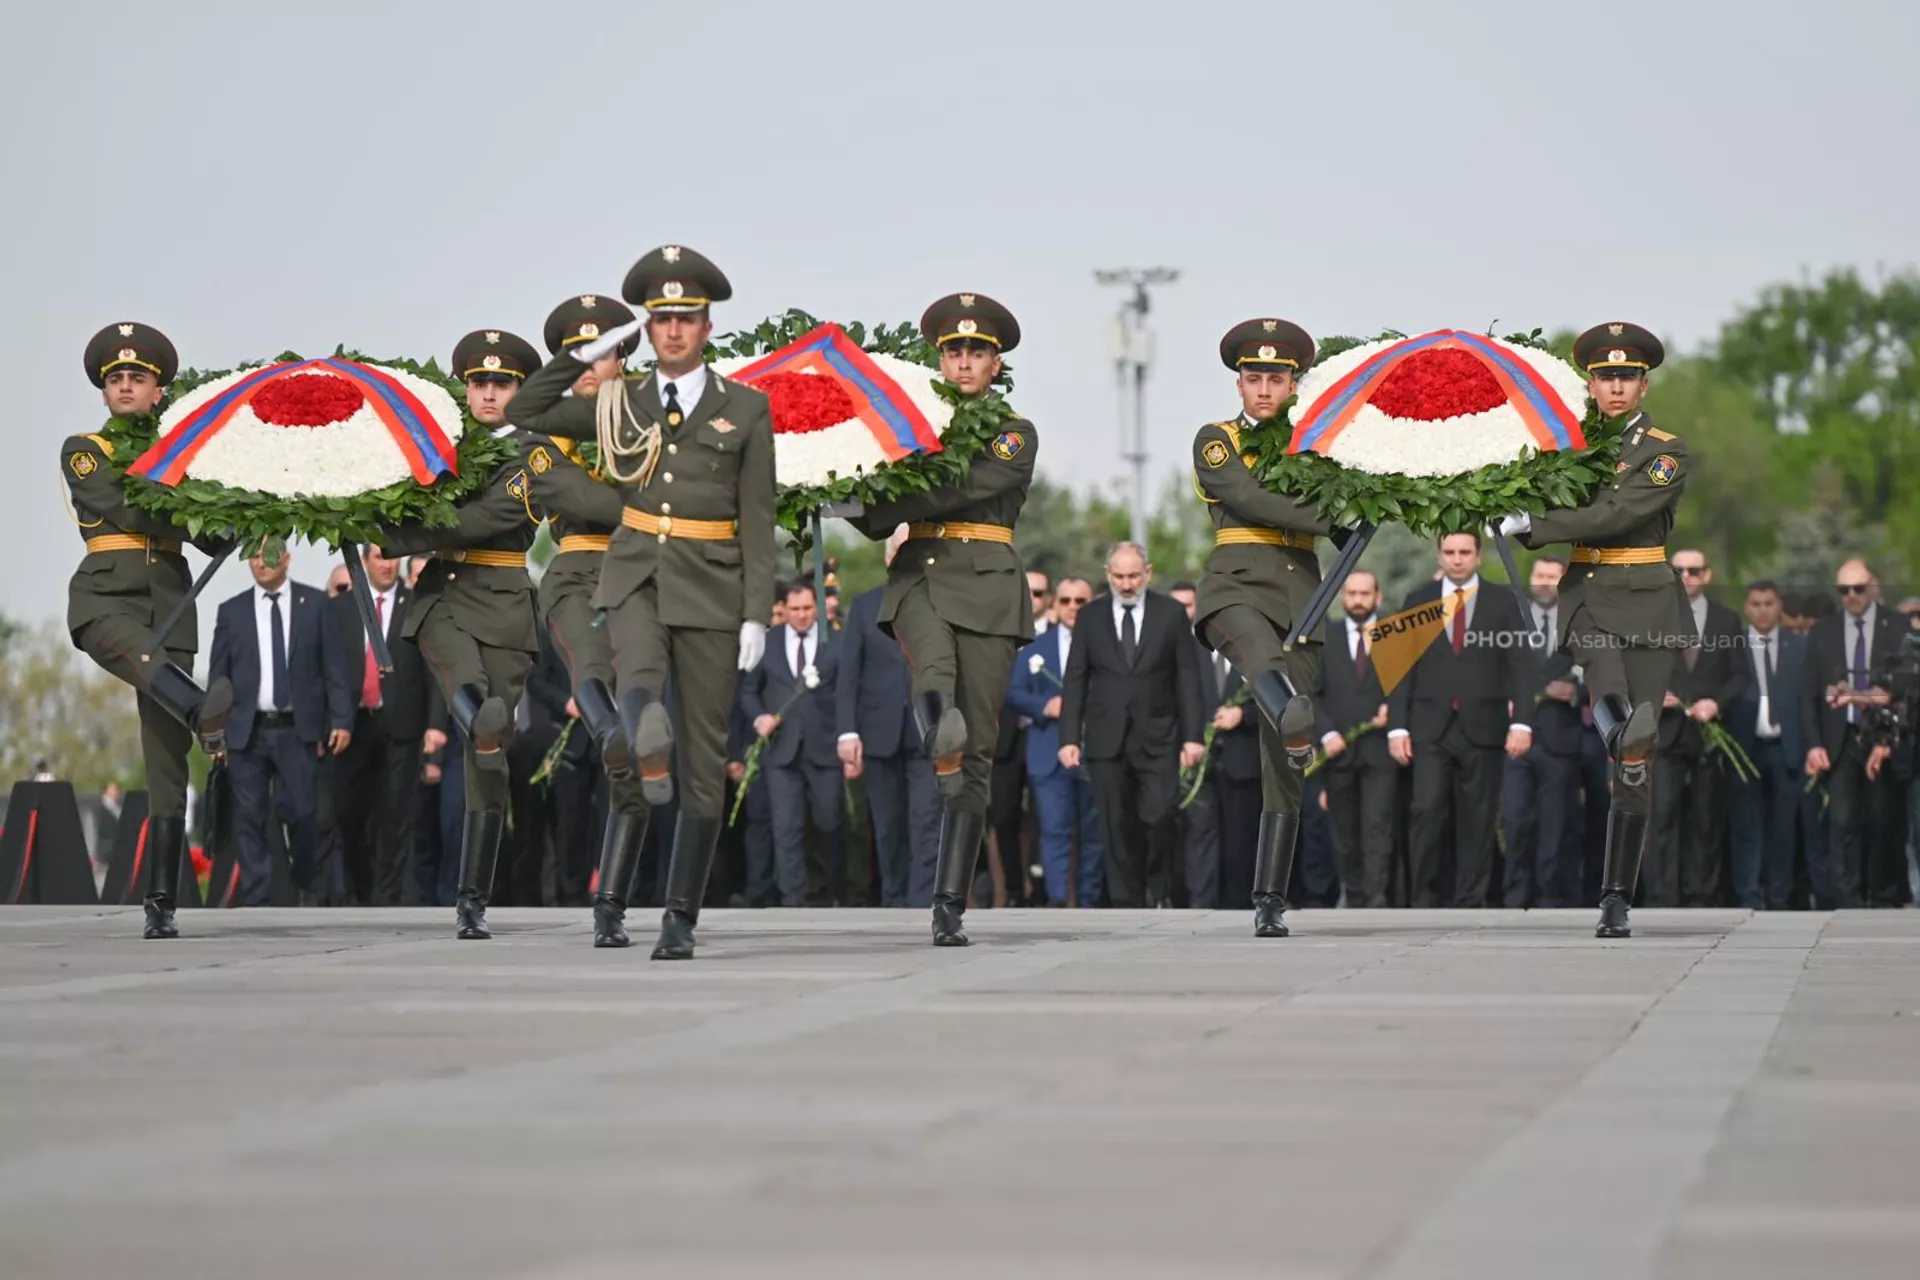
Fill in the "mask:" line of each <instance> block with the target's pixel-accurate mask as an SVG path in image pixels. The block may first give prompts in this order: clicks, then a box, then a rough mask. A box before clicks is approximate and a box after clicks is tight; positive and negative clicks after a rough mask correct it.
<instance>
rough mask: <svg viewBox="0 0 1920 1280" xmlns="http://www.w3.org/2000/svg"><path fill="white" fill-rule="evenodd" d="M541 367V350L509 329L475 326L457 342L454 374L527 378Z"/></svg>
mask: <svg viewBox="0 0 1920 1280" xmlns="http://www.w3.org/2000/svg"><path fill="white" fill-rule="evenodd" d="M539 367H540V353H539V352H538V351H535V350H534V349H533V344H532V343H531V342H528V341H527V340H526V339H525V338H523V337H521V336H520V335H519V334H517V333H508V332H507V331H506V330H505V329H475V330H474V331H473V332H472V333H470V334H468V335H467V336H466V337H464V338H462V339H460V341H458V342H456V343H454V344H453V376H454V377H456V378H458V379H460V380H461V381H462V382H465V381H466V380H467V379H469V378H482V377H486V376H487V375H489V374H491V375H493V376H495V377H505V378H512V379H514V380H516V381H519V380H521V379H524V378H525V377H526V376H527V375H528V374H530V373H532V372H533V371H534V370H535V369H538V368H539Z"/></svg>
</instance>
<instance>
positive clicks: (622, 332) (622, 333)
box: [573, 316, 647, 364]
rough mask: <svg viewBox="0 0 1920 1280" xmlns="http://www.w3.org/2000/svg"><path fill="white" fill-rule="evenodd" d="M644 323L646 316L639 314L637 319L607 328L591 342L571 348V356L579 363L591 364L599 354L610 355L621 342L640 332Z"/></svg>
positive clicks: (644, 325) (645, 322)
mask: <svg viewBox="0 0 1920 1280" xmlns="http://www.w3.org/2000/svg"><path fill="white" fill-rule="evenodd" d="M646 324H647V318H646V317H645V316H641V317H640V318H639V319H637V320H633V321H630V322H628V323H627V324H623V325H621V326H620V327H619V328H618V329H609V330H607V331H606V332H605V333H603V334H601V335H600V336H599V337H597V338H595V339H594V340H593V341H592V342H585V343H582V344H581V345H579V346H577V347H575V348H573V358H574V359H575V360H578V361H579V362H580V363H581V364H592V363H593V362H594V361H595V360H598V359H599V358H600V357H601V356H610V355H612V354H613V353H614V351H615V349H617V348H618V347H619V346H620V344H621V343H623V342H625V341H626V340H627V339H628V338H631V337H632V336H633V335H634V334H636V333H638V332H640V330H641V329H643V328H645V327H646Z"/></svg>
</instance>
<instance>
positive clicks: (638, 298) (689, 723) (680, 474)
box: [515, 245, 774, 960]
mask: <svg viewBox="0 0 1920 1280" xmlns="http://www.w3.org/2000/svg"><path fill="white" fill-rule="evenodd" d="M621 296H622V297H624V298H625V299H626V300H627V301H628V302H630V303H632V304H634V305H635V306H638V307H643V308H645V310H646V312H647V316H646V321H645V328H646V332H647V339H648V341H649V342H651V343H652V344H653V350H654V355H655V356H656V358H657V363H656V367H655V369H654V371H653V372H652V373H651V374H649V375H648V376H647V377H645V378H644V379H641V380H640V381H639V382H638V383H635V384H631V385H629V384H626V383H625V382H624V380H618V381H609V382H603V383H602V384H601V385H600V388H599V390H598V391H597V393H596V394H595V396H594V398H593V399H592V400H588V399H586V398H584V397H580V396H573V397H569V396H567V395H566V392H567V390H568V389H569V388H570V387H572V386H573V385H574V381H575V379H576V378H578V377H579V374H580V366H581V365H582V364H591V363H593V362H594V361H595V360H597V359H599V358H600V357H601V356H604V355H606V354H607V353H608V352H610V351H613V350H615V348H616V347H617V345H618V344H619V343H621V342H624V341H626V340H627V339H628V338H629V337H631V336H632V334H633V333H634V332H635V331H636V329H637V327H638V325H639V323H640V322H638V321H636V322H634V324H633V325H631V326H621V327H618V328H614V329H612V330H610V331H603V332H602V334H601V336H600V338H599V339H597V340H596V341H592V342H583V343H580V344H578V345H576V346H574V347H570V348H568V350H567V352H566V354H564V355H560V356H556V357H555V358H554V359H553V360H551V361H549V362H548V364H547V366H546V367H545V368H543V369H541V370H540V371H539V372H538V373H536V374H535V375H534V376H533V377H532V378H530V379H528V381H527V385H526V387H525V389H524V390H523V392H522V396H523V399H522V401H521V403H520V405H519V406H518V411H517V412H516V414H515V420H516V421H517V422H519V423H520V424H521V425H522V426H524V427H526V428H528V429H529V430H533V431H539V432H544V433H546V434H548V435H552V436H555V437H560V436H566V437H569V438H572V439H578V440H597V441H598V443H599V447H600V465H601V468H602V470H603V471H604V472H605V474H606V475H607V476H608V477H609V478H610V479H611V480H613V481H614V482H615V483H616V484H618V485H619V486H620V497H621V501H622V503H623V504H624V509H623V510H622V512H621V514H620V528H619V529H618V530H617V531H616V532H615V533H614V535H613V541H612V543H611V544H610V545H609V547H608V549H607V553H606V557H605V561H604V563H603V564H602V566H601V570H600V585H599V587H598V588H597V590H596V591H595V593H594V597H593V607H594V608H595V609H598V610H600V611H601V612H603V613H604V614H605V615H606V617H605V626H606V629H607V632H608V636H609V639H610V641H611V643H612V647H613V669H614V691H615V693H616V694H617V696H618V703H617V705H618V708H619V716H618V719H617V720H611V718H604V717H601V718H602V719H603V720H607V721H610V722H603V723H600V724H598V725H596V724H595V722H594V720H590V719H588V717H587V708H588V705H589V704H590V703H597V700H598V698H599V693H598V692H597V691H596V692H591V693H588V694H587V697H586V698H585V699H582V698H581V693H582V692H583V691H584V686H581V687H577V688H576V692H575V699H576V701H577V702H578V703H579V705H580V710H581V713H582V719H583V720H588V726H589V728H590V729H592V730H593V731H594V734H595V738H596V740H597V741H598V742H599V744H600V753H601V758H602V760H605V761H608V762H609V775H608V776H609V781H610V783H611V782H612V780H613V771H614V769H616V768H620V767H631V768H632V769H634V770H635V771H636V772H637V773H638V774H639V778H640V792H641V797H642V800H643V801H644V803H646V804H649V805H658V804H665V803H666V802H667V801H669V800H671V799H672V798H673V782H672V777H671V765H672V761H673V757H674V749H675V745H676V743H677V744H678V748H679V758H680V759H679V763H680V769H679V772H680V819H679V824H678V826H677V827H676V828H675V830H674V834H673V853H672V857H671V860H670V863H669V866H668V869H667V902H666V912H665V914H664V915H663V917H662V920H661V926H660V940H659V942H658V944H656V945H655V947H654V949H653V958H654V959H656V960H686V959H690V958H691V957H692V955H693V945H694V939H693V931H694V926H695V925H696V924H697V923H698V921H699V918H700V903H701V900H702V899H703V898H704V897H705V896H706V891H707V877H708V874H709V872H710V871H711V870H712V868H713V857H714V851H715V849H716V848H717V846H718V845H719V841H720V833H721V830H722V826H723V822H724V817H725V812H724V808H725V802H726V765H727V722H728V713H729V712H730V711H731V710H732V707H733V696H734V685H735V682H736V680H737V678H738V677H737V673H738V672H739V671H743V670H748V669H750V668H752V667H753V666H755V665H757V664H758V663H759V661H760V657H761V654H762V653H763V652H764V651H765V648H766V638H767V626H766V622H765V620H764V610H765V608H766V602H767V601H768V600H769V599H771V598H772V596H773V559H774V547H773V527H774V526H773V516H774V485H773V417H772V414H771V412H770V411H769V409H768V407H767V398H766V396H765V395H763V394H761V393H760V392H758V391H756V390H754V389H753V388H752V387H748V386H744V385H742V384H740V383H736V382H729V381H728V380H727V379H725V378H723V377H721V376H720V375H719V374H717V373H715V372H714V371H713V370H711V369H709V368H708V367H707V365H706V363H705V359H704V352H705V348H706V344H707V339H708V338H709V336H711V334H712V333H713V320H712V316H711V312H710V310H709V308H710V306H711V304H713V303H715V302H724V301H726V300H727V299H728V298H730V297H732V296H733V287H732V285H731V284H729V283H728V281H727V278H726V276H725V275H723V274H722V273H721V271H720V269H719V268H718V267H716V266H715V265H714V264H713V263H712V262H710V261H708V260H707V259H706V258H705V257H703V256H701V255H700V254H698V253H695V252H694V251H693V250H692V249H689V248H686V247H685V246H682V245H664V246H662V247H660V248H658V249H655V250H653V251H652V252H650V253H648V254H647V255H646V256H645V257H643V258H641V259H640V261H639V262H637V263H635V264H634V266H633V269H632V270H631V271H629V272H628V273H627V278H626V281H625V282H624V284H623V285H622V286H621ZM669 681H671V684H672V686H673V710H672V716H671V718H669V715H668V710H667V706H666V702H665V695H666V690H667V686H668V683H669ZM588 683H589V684H590V683H591V682H588ZM597 714H598V713H596V716H597ZM629 762H630V764H629ZM628 803H629V804H630V803H631V802H630V801H629V802H628ZM634 829H635V830H639V829H641V828H639V827H635V828H634ZM632 843H633V848H634V850H635V852H634V855H633V856H635V857H637V856H638V852H637V851H638V845H639V842H638V840H637V839H635V840H634V841H633V842H632ZM623 848H624V846H623ZM607 853H608V850H606V849H603V850H602V856H603V859H604V858H605V857H606V855H607ZM610 871H611V872H612V874H611V875H610V874H609V872H610ZM631 880H632V865H631V863H630V862H624V861H617V865H615V866H612V867H609V866H608V865H607V864H606V862H605V861H603V863H602V867H601V876H600V893H601V898H602V899H603V900H604V901H596V903H595V907H594V931H595V943H596V945H609V946H621V945H624V944H625V940H626V939H625V933H624V931H623V930H621V929H620V924H619V922H620V917H621V915H622V913H624V911H625V909H626V899H625V895H626V891H627V887H628V884H629V882H630V881H631Z"/></svg>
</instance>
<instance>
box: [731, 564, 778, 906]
mask: <svg viewBox="0 0 1920 1280" xmlns="http://www.w3.org/2000/svg"><path fill="white" fill-rule="evenodd" d="M780 589H781V590H782V591H784V590H786V584H785V583H782V584H780ZM786 612H787V604H786V601H784V600H782V601H781V602H780V610H779V616H780V617H782V618H784V617H785V616H786ZM773 625H774V626H775V627H778V626H779V625H780V624H779V623H777V622H776V623H774V624H773ZM751 674H752V673H751V672H746V671H743V672H741V673H740V686H739V688H737V689H736V690H734V698H733V710H732V711H731V712H730V713H729V715H728V717H727V783H728V787H729V792H730V794H729V795H728V796H727V816H728V820H729V821H735V820H734V819H733V810H734V806H735V805H736V804H738V805H739V807H740V817H739V819H738V820H737V822H735V825H733V826H732V827H730V828H729V830H730V831H731V832H732V839H733V840H734V842H735V845H736V847H737V848H738V850H739V859H738V868H739V870H738V880H737V883H738V884H739V885H740V892H741V896H742V897H744V898H745V900H746V905H747V906H749V907H754V908H761V907H770V906H772V905H773V904H774V903H775V902H776V901H777V900H778V898H779V893H780V890H779V887H778V884H777V882H776V880H775V878H774V874H773V806H772V805H770V804H769V803H768V802H767V787H766V784H765V783H764V782H760V781H758V780H756V781H755V783H754V785H753V786H751V787H748V788H747V794H746V798H745V799H741V798H740V795H739V788H740V787H742V786H744V785H745V784H746V776H747V765H746V760H747V749H748V748H749V747H750V746H752V745H753V743H754V742H756V741H758V735H757V734H755V733H754V731H753V717H752V716H750V715H748V714H747V708H746V690H747V679H748V677H749V676H750V675H751Z"/></svg>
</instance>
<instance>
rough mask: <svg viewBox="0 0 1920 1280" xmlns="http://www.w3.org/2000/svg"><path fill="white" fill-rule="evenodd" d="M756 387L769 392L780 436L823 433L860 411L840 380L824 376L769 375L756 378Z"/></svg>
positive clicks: (777, 431) (774, 419)
mask: <svg viewBox="0 0 1920 1280" xmlns="http://www.w3.org/2000/svg"><path fill="white" fill-rule="evenodd" d="M753 385H754V386H756V387H758V388H759V389H760V390H762V391H764V392H766V393H767V402H768V403H767V407H768V408H769V409H770V410H772V412H773V429H774V432H775V434H777V435H783V436H785V435H797V434H799V433H801V432H805V431H824V430H826V429H827V428H828V427H833V426H838V425H839V424H840V423H842V422H846V421H848V420H850V419H852V418H853V417H854V416H856V414H857V413H858V412H859V411H858V410H857V409H856V408H855V407H854V403H853V397H852V396H850V395H848V394H847V389H846V388H845V387H843V386H841V385H840V382H839V380H838V379H837V378H829V377H827V376H825V375H824V374H818V373H770V374H768V375H767V376H766V377H764V378H756V379H754V383H753Z"/></svg>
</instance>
